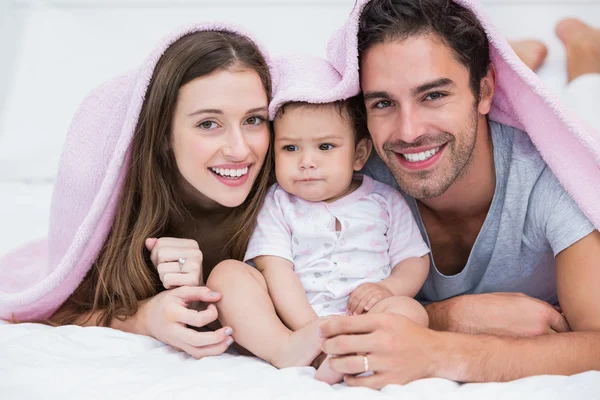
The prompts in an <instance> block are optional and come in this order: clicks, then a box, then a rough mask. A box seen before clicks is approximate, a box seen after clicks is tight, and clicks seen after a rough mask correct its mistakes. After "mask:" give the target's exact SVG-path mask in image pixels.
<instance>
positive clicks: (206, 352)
mask: <svg viewBox="0 0 600 400" xmlns="http://www.w3.org/2000/svg"><path fill="white" fill-rule="evenodd" d="M220 299H221V295H220V294H219V293H216V292H213V291H211V290H210V289H209V288H207V287H205V286H201V287H191V286H182V287H179V288H176V289H171V290H166V291H164V292H161V293H159V294H157V295H155V296H154V297H151V298H149V299H146V300H142V301H140V302H139V307H138V310H137V312H136V313H135V314H134V315H132V316H130V317H127V318H124V319H121V318H118V317H116V318H113V319H112V321H111V322H110V327H111V328H113V329H118V330H120V331H123V332H128V333H135V334H138V335H146V336H150V337H153V338H155V339H157V340H160V341H161V342H163V343H166V344H168V345H171V346H173V347H175V348H177V349H180V350H183V351H185V352H186V353H188V354H189V355H191V356H192V357H195V358H202V357H206V356H212V355H219V354H221V353H223V352H224V351H225V350H227V348H228V347H229V345H231V343H233V339H232V338H231V337H230V336H231V334H232V331H231V328H230V327H227V326H224V327H222V328H221V329H219V330H217V331H214V332H198V331H197V330H195V329H192V328H190V327H195V328H202V327H205V326H206V325H207V324H210V323H211V322H213V321H216V320H217V317H218V313H217V309H216V307H215V306H214V304H210V305H209V306H208V308H207V309H206V310H203V311H196V310H191V309H189V308H188V305H189V304H190V303H192V302H194V301H202V302H207V303H214V302H217V301H219V300H220ZM101 313H102V310H97V311H92V312H90V313H87V314H83V315H82V316H81V317H79V318H78V319H77V320H76V323H77V324H79V325H82V326H99V325H100V324H99V321H100V316H101Z"/></svg>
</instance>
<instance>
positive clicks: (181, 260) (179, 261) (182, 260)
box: [177, 257, 186, 272]
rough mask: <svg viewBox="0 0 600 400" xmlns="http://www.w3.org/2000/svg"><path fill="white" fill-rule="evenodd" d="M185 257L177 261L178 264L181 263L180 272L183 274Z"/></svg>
mask: <svg viewBox="0 0 600 400" xmlns="http://www.w3.org/2000/svg"><path fill="white" fill-rule="evenodd" d="M185 260H186V258H185V257H179V260H177V262H178V263H179V272H183V265H184V264H185Z"/></svg>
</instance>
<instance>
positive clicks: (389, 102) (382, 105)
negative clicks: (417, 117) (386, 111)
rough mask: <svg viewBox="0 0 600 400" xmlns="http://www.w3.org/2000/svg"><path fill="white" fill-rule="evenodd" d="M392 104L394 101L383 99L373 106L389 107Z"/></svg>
mask: <svg viewBox="0 0 600 400" xmlns="http://www.w3.org/2000/svg"><path fill="white" fill-rule="evenodd" d="M391 105H392V102H391V101H389V100H382V101H378V102H377V103H375V105H374V106H373V107H375V108H388V107H390V106H391Z"/></svg>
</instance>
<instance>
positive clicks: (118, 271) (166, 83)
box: [51, 31, 273, 326]
mask: <svg viewBox="0 0 600 400" xmlns="http://www.w3.org/2000/svg"><path fill="white" fill-rule="evenodd" d="M232 69H235V70H240V69H242V70H253V71H255V72H256V73H258V75H259V76H260V78H261V80H262V83H263V86H264V89H265V91H266V93H267V97H268V99H269V100H270V97H271V77H270V74H269V69H268V66H267V63H266V61H265V59H264V57H263V55H262V54H261V53H260V51H259V49H258V48H257V47H256V45H255V44H254V43H252V42H251V41H250V40H248V39H247V38H245V37H243V36H240V35H237V34H234V33H229V32H213V31H202V32H195V33H191V34H188V35H186V36H184V37H182V38H181V39H179V40H178V41H176V42H175V43H173V44H172V45H171V46H170V47H169V48H168V49H167V50H166V51H165V53H164V54H163V56H162V57H161V59H160V60H159V62H158V63H157V65H156V68H155V70H154V74H153V77H152V80H151V82H150V85H149V87H148V91H147V93H146V98H145V100H144V104H143V106H142V110H141V113H140V117H139V120H138V124H137V127H136V130H135V133H134V136H133V140H132V143H131V164H130V165H129V168H128V171H127V174H126V176H125V180H124V183H123V187H122V190H121V195H120V198H119V202H118V205H117V212H116V216H115V219H114V221H113V224H112V227H111V231H110V233H109V236H108V238H107V240H106V243H105V245H104V246H103V248H102V250H101V252H100V255H99V257H98V259H97V260H96V262H95V263H94V265H93V266H92V268H91V270H90V272H89V273H88V274H87V276H86V277H85V278H84V280H83V282H82V283H81V284H80V285H79V287H78V288H77V289H76V290H75V292H74V293H73V294H72V295H71V296H70V297H69V298H68V299H67V301H66V302H65V303H64V304H63V305H62V306H61V307H60V309H59V310H58V311H57V312H56V313H55V314H54V315H53V317H52V318H51V323H53V324H58V325H63V324H73V323H76V324H84V323H86V322H87V321H88V320H89V318H90V317H91V316H92V315H93V314H94V313H95V315H96V317H95V320H94V321H92V323H93V324H95V325H101V326H110V323H111V321H112V320H113V319H114V318H119V319H121V320H123V319H125V318H127V317H129V316H132V315H134V314H135V313H136V312H137V310H138V302H139V301H141V300H144V299H147V298H149V297H152V296H154V295H156V294H157V293H158V292H159V289H160V280H159V278H158V274H157V272H156V269H155V268H154V267H153V266H152V263H151V262H150V260H149V258H148V254H147V251H145V247H144V242H145V240H146V238H149V237H161V235H162V234H163V233H164V232H165V230H166V229H167V227H168V225H169V222H171V221H173V220H174V219H181V218H183V217H185V216H187V215H188V211H187V209H186V207H185V205H184V202H183V199H182V197H181V194H180V191H179V190H178V187H177V182H178V179H177V174H176V171H177V170H176V168H177V166H176V163H175V158H174V156H173V152H172V151H171V150H170V145H169V144H170V139H171V122H172V119H173V115H174V111H175V107H176V103H177V98H178V94H179V88H181V87H182V86H183V85H185V84H186V83H188V82H190V81H192V80H194V79H196V78H200V77H203V76H206V75H208V74H210V73H212V72H215V71H217V70H232ZM271 147H272V146H269V151H268V153H267V157H266V159H265V163H264V166H263V168H262V170H261V172H260V173H259V175H258V177H257V179H256V182H255V183H254V185H253V187H252V190H251V191H250V194H249V196H248V198H247V199H246V201H245V202H244V203H243V204H242V205H241V206H239V207H238V208H237V209H236V210H235V212H236V221H237V226H236V227H235V229H234V230H233V232H234V234H233V237H232V238H231V240H230V241H229V242H228V243H227V246H226V249H225V253H226V254H227V255H228V256H229V257H230V258H233V259H239V260H241V259H242V258H243V256H244V253H245V251H246V247H247V244H248V241H249V239H250V235H251V234H252V230H253V229H254V225H255V223H256V217H257V214H258V211H259V209H260V206H261V204H262V202H263V200H264V197H265V194H266V192H267V189H268V186H269V184H270V183H271V180H272V177H271V174H272V166H273V155H272V150H271Z"/></svg>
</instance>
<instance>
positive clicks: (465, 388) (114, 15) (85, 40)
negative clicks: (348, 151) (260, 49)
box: [0, 0, 600, 400]
mask: <svg viewBox="0 0 600 400" xmlns="http://www.w3.org/2000/svg"><path fill="white" fill-rule="evenodd" d="M42 3H46V4H45V6H44V7H42V6H40V4H42ZM76 3H77V2H69V1H63V2H61V1H54V0H46V1H44V0H41V1H40V0H36V1H29V0H11V1H9V2H2V4H3V5H0V34H1V35H2V36H1V37H0V49H2V50H3V54H8V57H9V58H8V59H9V62H8V63H4V64H3V63H0V72H1V73H0V89H6V91H4V93H3V94H0V111H3V112H4V115H0V221H1V222H2V228H3V229H2V230H0V254H4V253H6V252H8V251H9V250H11V249H14V248H15V247H18V246H19V245H22V244H24V243H26V242H28V241H30V240H33V239H36V238H39V237H43V236H44V235H45V234H46V232H47V224H48V218H49V208H50V199H51V195H52V186H53V179H54V174H55V171H56V167H57V163H58V156H59V154H60V147H61V143H62V140H63V138H64V132H65V131H66V127H67V126H68V122H69V119H70V116H71V115H72V114H73V112H74V109H75V107H76V106H77V103H78V102H79V101H80V99H81V98H82V97H83V95H84V94H85V93H86V92H87V91H88V90H90V89H91V88H92V87H94V86H96V85H97V84H98V82H100V81H102V80H104V79H106V78H107V77H109V76H112V75H114V74H115V73H116V72H120V71H122V70H123V69H125V68H126V67H129V66H130V64H131V65H135V63H137V62H138V61H139V59H140V57H141V55H142V54H145V52H146V49H147V48H150V47H151V45H152V44H153V43H154V42H156V40H157V37H159V36H160V35H161V34H162V33H163V32H157V29H156V27H157V26H159V24H158V22H157V21H161V22H162V23H163V25H161V26H162V28H161V29H162V30H163V31H169V30H170V29H172V28H173V27H174V26H176V25H179V24H180V23H182V22H185V21H184V20H185V19H194V20H198V19H202V18H207V17H206V15H209V16H210V17H216V18H222V17H223V16H229V17H230V18H233V19H239V21H237V20H236V21H234V22H242V23H243V22H248V25H250V26H249V27H250V28H251V29H253V30H256V32H257V33H258V34H259V35H260V36H262V37H265V38H269V37H270V38H272V40H275V39H276V38H277V35H274V34H273V33H275V32H276V31H277V30H278V29H281V28H282V27H286V26H287V24H288V22H289V23H290V24H296V25H294V26H292V28H293V29H301V25H300V24H301V23H303V22H302V21H303V20H304V19H306V18H308V17H309V16H310V14H307V13H308V11H307V8H306V7H305V6H304V5H303V4H301V3H302V2H298V1H296V2H294V1H283V2H281V3H279V2H278V5H277V6H274V5H273V4H275V2H274V1H262V2H254V3H256V7H259V8H260V7H275V8H273V10H275V11H276V12H277V13H278V14H277V15H278V18H279V19H277V20H273V21H271V25H268V24H267V25H265V24H262V22H261V21H260V20H258V19H256V18H255V19H252V18H249V17H248V16H250V17H251V16H252V15H253V14H252V13H257V14H256V15H259V13H261V12H262V11H261V10H260V9H254V8H253V7H254V6H251V5H250V6H249V5H242V3H243V2H231V1H230V2H225V1H223V2H220V3H217V2H209V1H205V0H197V3H202V11H203V12H202V13H200V12H199V11H198V9H194V6H191V5H190V4H191V2H186V1H180V2H175V3H177V6H176V7H175V6H174V7H171V8H169V9H164V10H163V9H161V7H163V8H164V7H166V5H168V4H169V1H163V2H155V3H153V6H152V7H149V8H147V9H142V8H137V7H141V6H138V4H142V3H143V2H141V1H131V2H127V4H128V5H124V6H122V7H121V8H119V7H118V6H115V4H116V1H112V0H105V2H104V3H106V4H104V3H103V2H102V1H92V0H89V1H86V2H82V4H83V5H81V6H78V5H76ZM111 3H112V5H113V6H115V9H114V10H112V9H111V5H110V4H111ZM148 3H152V2H148ZM249 3H252V2H248V4H249ZM288 3H289V4H288ZM308 3H310V4H311V7H318V2H317V1H309V2H308ZM322 3H323V5H322V10H321V11H319V12H318V13H315V14H313V17H314V16H316V17H318V18H321V21H327V22H328V25H327V28H326V29H325V28H323V26H325V25H323V24H316V23H315V24H312V26H311V29H310V32H307V35H310V34H312V35H313V36H314V37H325V35H326V34H328V33H329V32H326V30H331V29H333V28H334V27H335V26H337V25H338V24H339V23H340V22H341V20H342V17H343V14H342V11H341V10H345V11H347V7H348V5H349V4H351V3H353V0H337V1H328V2H322ZM484 3H486V2H485V1H484ZM487 3H489V7H490V12H491V13H492V15H493V16H494V19H495V22H496V23H497V24H498V26H499V27H500V28H501V29H505V31H506V32H510V33H511V34H512V37H523V36H525V35H533V36H544V35H545V36H549V35H551V28H550V27H548V26H541V25H539V24H537V25H536V24H534V25H527V24H525V23H524V21H523V20H518V21H515V19H514V18H521V19H523V18H526V15H530V16H531V15H532V14H531V13H532V12H534V11H536V10H537V11H540V10H543V11H544V14H543V15H542V17H545V18H546V20H547V21H548V22H549V23H554V21H556V19H558V17H560V16H561V15H565V14H567V13H568V14H571V15H573V14H574V15H579V16H581V17H586V18H587V19H588V21H590V22H592V23H596V24H598V25H600V19H599V18H600V4H598V3H595V2H594V1H593V0H588V1H585V0H584V1H580V2H577V5H572V4H570V3H569V0H564V2H562V3H561V1H547V2H544V1H543V0H530V1H529V2H524V3H523V4H521V5H518V2H516V0H513V1H509V0H505V1H504V2H502V1H491V0H489V1H487ZM545 3H547V4H545ZM563 3H564V4H563ZM53 4H54V6H53ZM217 4H218V5H217ZM11 7H12V8H11ZM186 7H187V8H186ZM211 7H212V8H211ZM228 7H229V8H228ZM516 7H521V9H520V10H517V9H516ZM234 8H235V13H234V12H233V11H232V10H233V9H234ZM257 10H258V11H257ZM511 10H512V11H511ZM141 13H144V15H141ZM302 13H305V14H302ZM317 14H318V16H317ZM286 15H288V17H289V18H288V19H287V21H288V22H286ZM594 15H595V17H594ZM299 16H300V17H299ZM513 17H514V18H513ZM542 17H540V19H542ZM3 18H4V19H3ZM132 18H135V21H136V23H137V24H138V25H137V29H131V26H130V25H131V23H132V22H131V21H133V19H132ZM528 18H530V17H528ZM107 21H110V23H111V30H109V31H106V30H105V26H106V23H107ZM19 23H21V24H20V25H19V26H18V29H17V28H15V29H16V30H15V31H14V32H13V33H14V36H15V38H19V40H20V43H21V46H22V47H21V48H20V49H19V51H17V46H16V45H15V44H14V43H13V44H11V43H8V46H6V47H3V45H6V43H5V42H3V41H2V39H3V38H6V37H9V36H10V34H11V31H10V29H12V28H11V27H16V26H17V25H15V24H19ZM321 25H323V26H321ZM525 27H527V28H528V29H530V30H529V31H526V30H525ZM313 28H315V29H313ZM519 29H520V30H519ZM517 31H518V32H517ZM15 32H16V33H15ZM72 32H85V33H86V35H83V33H82V34H81V35H72ZM115 32H116V33H115ZM125 32H128V33H127V35H125ZM7 35H8V36H7ZM111 35H112V36H111ZM117 36H122V38H123V40H122V41H117ZM119 39H121V37H119ZM94 40H95V41H96V42H95V43H92V44H93V45H92V46H90V47H89V48H88V49H87V50H88V51H87V52H86V51H85V48H84V47H83V46H84V45H89V44H90V43H89V41H94ZM551 40H553V41H552V42H551V43H550V45H551V47H552V49H553V50H552V49H551V54H550V58H549V60H548V63H547V65H546V66H545V67H544V69H543V71H541V73H542V74H543V75H545V76H546V78H547V82H548V83H549V84H550V86H551V87H553V88H560V86H561V85H562V84H564V74H563V75H560V74H555V73H554V72H553V71H552V70H553V69H555V70H556V69H560V67H562V61H560V59H561V53H560V49H558V47H557V46H558V43H557V42H556V39H551ZM56 43H60V45H58V47H52V46H53V45H54V44H56ZM268 44H270V45H271V48H275V50H283V49H287V48H288V47H289V46H290V43H288V42H284V41H280V42H277V43H268ZM291 45H292V46H296V45H303V46H305V47H306V48H308V47H310V46H309V45H310V43H309V41H308V40H305V41H304V42H302V43H291ZM119 46H120V47H119ZM114 47H119V48H118V49H117V50H115V51H116V53H115V55H114V56H113V57H112V58H106V57H104V54H107V52H108V51H109V49H113V48H114ZM557 49H558V50H557ZM75 50H76V52H75ZM301 50H306V49H305V48H302V49H301ZM111 51H112V50H111ZM11 54H12V57H13V59H14V60H15V61H14V63H11V62H10V57H11ZM75 55H77V56H75ZM39 59H43V60H44V61H45V62H46V63H45V64H42V63H38V60H39ZM6 68H8V70H6V71H5V69H6ZM4 77H8V78H6V79H7V82H4V81H3V79H5V78H4ZM49 77H51V79H49ZM65 79H70V80H71V82H72V85H69V86H64V85H61V84H60V82H61V81H64V80H65ZM9 80H10V82H8V81H9ZM0 92H2V90H0ZM57 93H58V94H59V95H61V96H62V97H61V98H60V99H59V100H60V101H58V100H56V99H55V98H54V96H55V95H56V94H57ZM34 94H35V96H34ZM48 104H52V107H50V108H49V107H47V105H48ZM32 108H33V109H35V110H36V113H35V115H34V116H33V117H32V116H31V115H30V111H31V109H32ZM399 340H401V339H399ZM314 372H315V371H314V369H313V368H310V367H306V368H289V369H284V370H277V369H275V368H273V367H272V366H270V365H269V364H267V363H265V362H263V361H260V360H259V359H256V358H251V357H243V356H240V355H237V354H234V353H227V354H224V355H222V356H219V357H210V358H205V359H202V360H195V359H193V358H191V357H189V356H187V355H185V354H183V353H180V352H177V351H175V350H174V349H172V348H170V347H169V346H166V345H164V344H162V343H160V342H158V341H156V340H154V339H152V338H149V337H145V336H140V335H134V334H128V333H123V332H120V331H116V330H111V329H107V328H81V327H76V326H66V327H58V328H52V327H49V326H45V325H41V324H20V325H12V324H7V323H2V322H0V399H37V398H45V399H71V398H73V399H75V398H77V399H81V398H85V399H107V398H119V399H137V398H143V399H149V398H150V399H152V398H160V399H170V398H177V399H185V398H194V399H197V398H210V399H220V398H227V399H229V398H261V399H271V398H282V399H283V398H284V399H294V398H301V399H306V398H314V399H318V398H327V399H331V400H333V399H337V398H340V399H342V398H343V399H345V400H351V399H355V398H356V399H361V400H364V399H365V398H369V399H370V398H382V399H383V398H398V399H403V400H411V399H436V400H437V399H439V398H447V399H462V400H465V399H482V398H485V399H496V398H497V399H500V398H502V399H505V398H510V399H519V398H523V399H544V400H547V399H600V372H599V371H590V372H586V373H582V374H579V375H575V376H571V377H565V376H538V377H531V378H526V379H521V380H518V381H514V382H510V383H488V384H464V385H461V384H458V383H455V382H451V381H447V380H443V379H425V380H420V381H416V382H413V383H410V384H408V385H405V386H399V385H390V386H388V387H386V388H384V389H383V390H381V391H373V390H369V389H365V388H349V387H346V386H345V385H335V386H333V387H330V386H329V385H327V384H324V383H321V382H318V381H316V380H314V379H313V375H314Z"/></svg>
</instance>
